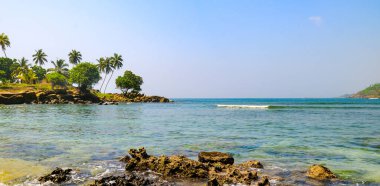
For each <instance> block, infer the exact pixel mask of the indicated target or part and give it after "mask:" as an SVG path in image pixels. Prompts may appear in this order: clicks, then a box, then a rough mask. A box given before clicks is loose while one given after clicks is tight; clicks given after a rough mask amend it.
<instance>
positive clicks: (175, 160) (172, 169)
mask: <svg viewBox="0 0 380 186" xmlns="http://www.w3.org/2000/svg"><path fill="white" fill-rule="evenodd" d="M129 155H130V156H131V158H124V160H126V161H127V162H126V163H127V165H126V166H125V169H126V170H127V171H146V170H152V171H155V172H157V173H160V174H162V175H163V176H172V177H179V178H207V176H208V167H207V166H206V165H204V164H202V163H200V162H197V161H194V160H191V159H189V158H186V157H184V156H177V155H174V156H169V157H168V156H160V157H155V156H150V155H148V154H147V153H146V150H145V149H144V148H140V149H131V150H129Z"/></svg>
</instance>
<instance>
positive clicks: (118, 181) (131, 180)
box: [93, 172, 175, 186]
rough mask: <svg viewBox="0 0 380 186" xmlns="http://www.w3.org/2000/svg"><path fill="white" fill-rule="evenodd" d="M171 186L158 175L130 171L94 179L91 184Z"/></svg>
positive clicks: (109, 185) (94, 185) (95, 185)
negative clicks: (124, 173)
mask: <svg viewBox="0 0 380 186" xmlns="http://www.w3.org/2000/svg"><path fill="white" fill-rule="evenodd" d="M103 185H104V186H105V185H107V186H148V185H151V186H171V185H175V184H174V183H169V182H167V181H165V180H162V179H161V178H160V177H159V176H157V175H154V173H150V172H143V173H141V172H132V173H129V174H126V175H120V176H109V177H105V178H102V179H100V180H96V181H95V183H94V184H93V186H103Z"/></svg>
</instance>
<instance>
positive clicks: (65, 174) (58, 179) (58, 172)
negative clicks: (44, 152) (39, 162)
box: [38, 167, 72, 183]
mask: <svg viewBox="0 0 380 186" xmlns="http://www.w3.org/2000/svg"><path fill="white" fill-rule="evenodd" d="M71 171H72V169H65V170H63V169H61V168H58V167H57V168H56V169H55V170H53V172H51V173H50V174H48V175H45V176H42V177H40V178H39V179H38V181H40V182H47V181H51V182H53V183H63V182H66V181H69V180H70V178H71V176H70V173H71Z"/></svg>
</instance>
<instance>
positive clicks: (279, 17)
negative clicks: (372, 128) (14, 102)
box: [0, 0, 380, 98]
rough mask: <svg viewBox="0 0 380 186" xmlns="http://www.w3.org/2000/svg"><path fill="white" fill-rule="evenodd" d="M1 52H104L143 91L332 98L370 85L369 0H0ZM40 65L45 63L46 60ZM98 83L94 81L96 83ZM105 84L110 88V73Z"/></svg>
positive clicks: (378, 16) (90, 56)
mask: <svg viewBox="0 0 380 186" xmlns="http://www.w3.org/2000/svg"><path fill="white" fill-rule="evenodd" d="M0 5H1V14H0V33H2V32H4V33H6V34H7V35H8V36H9V38H10V40H11V48H8V49H7V54H8V56H9V57H12V58H21V57H26V58H28V59H29V60H30V62H31V59H32V57H31V56H32V54H33V53H34V52H35V50H36V49H40V48H42V49H43V50H44V51H45V52H46V53H47V54H48V56H49V57H48V58H49V60H56V59H58V58H63V59H66V60H67V58H68V57H67V54H68V53H69V51H71V50H72V49H77V50H79V51H81V52H82V55H83V60H84V61H90V62H93V63H95V62H96V59H98V58H99V57H102V56H111V55H112V54H113V53H114V52H116V53H119V54H122V55H123V57H124V59H125V65H124V67H123V70H119V71H118V72H116V73H115V75H114V77H113V79H115V78H116V77H117V76H118V75H121V74H122V73H123V72H124V70H125V69H130V70H132V71H134V72H135V73H137V74H139V75H141V76H142V77H143V78H144V82H145V83H144V85H143V92H145V93H147V94H155V95H163V96H167V97H171V98H178V97H336V96H340V95H343V94H346V93H353V92H356V91H358V90H360V89H362V88H365V87H367V86H368V85H370V84H373V83H376V82H380V71H379V70H380V1H378V0H360V1H358V0H333V1H331V0H310V1H294V0H292V1H290V0H289V1H288V0H277V1H273V0H265V1H264V0H260V1H259V0H255V1H254V0H252V1H251V0H238V1H233V0H207V1H204V0H189V1H176V0H162V1H158V0H157V1H153V0H150V1H148V0H139V1H138V0H135V1H122V0H107V1H106V0H103V1H100V0H65V1H58V0H33V1H29V0H23V1H22V0H11V1H5V0H0ZM46 66H47V67H48V66H50V64H49V65H46ZM96 87H98V85H97V86H96ZM108 90H109V91H114V92H115V91H117V90H115V84H114V80H111V83H110V86H109V88H108Z"/></svg>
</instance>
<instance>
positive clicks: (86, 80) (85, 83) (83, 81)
mask: <svg viewBox="0 0 380 186" xmlns="http://www.w3.org/2000/svg"><path fill="white" fill-rule="evenodd" d="M69 74H70V80H69V81H70V82H71V83H75V84H77V85H78V87H79V88H80V89H81V90H86V89H88V88H92V86H93V85H94V84H96V83H97V82H98V81H99V80H100V74H99V70H98V67H97V66H96V65H94V64H91V63H89V62H83V63H80V64H78V65H77V66H75V67H73V68H72V69H71V70H70V72H69Z"/></svg>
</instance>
